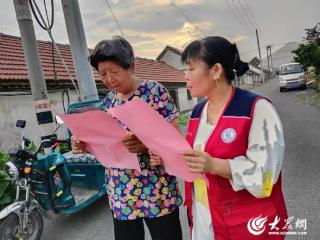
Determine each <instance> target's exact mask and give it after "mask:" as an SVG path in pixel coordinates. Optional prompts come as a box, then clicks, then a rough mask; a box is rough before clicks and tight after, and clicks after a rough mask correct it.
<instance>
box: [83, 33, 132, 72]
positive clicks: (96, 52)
mask: <svg viewBox="0 0 320 240" xmlns="http://www.w3.org/2000/svg"><path fill="white" fill-rule="evenodd" d="M104 61H112V62H115V63H117V64H119V65H120V66H121V67H123V68H125V69H128V68H130V66H131V65H132V63H134V53H133V49H132V46H131V45H130V43H129V42H128V41H127V40H126V39H124V38H123V37H120V36H114V37H113V38H112V39H110V40H102V41H100V42H99V43H98V44H97V45H96V46H95V48H94V49H93V51H92V52H91V54H90V56H89V62H90V64H91V66H93V67H94V68H95V69H96V70H98V64H99V63H100V62H104Z"/></svg>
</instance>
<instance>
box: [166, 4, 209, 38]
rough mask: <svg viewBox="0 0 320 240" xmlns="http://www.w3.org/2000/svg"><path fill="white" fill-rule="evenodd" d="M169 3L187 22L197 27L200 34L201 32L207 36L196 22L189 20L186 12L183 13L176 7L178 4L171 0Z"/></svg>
mask: <svg viewBox="0 0 320 240" xmlns="http://www.w3.org/2000/svg"><path fill="white" fill-rule="evenodd" d="M170 5H172V6H173V7H174V8H175V9H176V11H177V12H178V13H180V14H181V15H182V16H183V17H185V19H187V21H188V22H189V23H191V24H192V25H193V26H194V27H195V28H197V29H198V30H199V31H200V32H201V34H202V35H203V36H207V34H206V33H205V32H204V31H203V30H202V29H201V28H200V27H199V26H198V25H197V24H195V23H194V22H193V21H192V20H191V18H190V17H188V15H187V14H185V13H184V12H183V11H182V10H181V9H180V8H178V6H177V5H176V4H175V3H174V2H171V3H170Z"/></svg>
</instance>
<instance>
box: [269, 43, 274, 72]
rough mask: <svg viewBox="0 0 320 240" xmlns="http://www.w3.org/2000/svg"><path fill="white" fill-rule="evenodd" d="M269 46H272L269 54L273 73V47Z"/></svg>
mask: <svg viewBox="0 0 320 240" xmlns="http://www.w3.org/2000/svg"><path fill="white" fill-rule="evenodd" d="M269 46H270V53H269V55H270V63H271V70H272V72H273V62H272V50H271V48H272V45H269Z"/></svg>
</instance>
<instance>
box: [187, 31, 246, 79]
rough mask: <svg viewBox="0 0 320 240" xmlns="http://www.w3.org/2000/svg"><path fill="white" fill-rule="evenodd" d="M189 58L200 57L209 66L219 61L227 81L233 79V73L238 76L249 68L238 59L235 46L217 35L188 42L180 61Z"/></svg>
mask: <svg viewBox="0 0 320 240" xmlns="http://www.w3.org/2000/svg"><path fill="white" fill-rule="evenodd" d="M190 59H201V60H203V61H204V62H205V63H206V64H207V65H208V66H209V67H212V66H213V65H214V64H216V63H220V64H221V65H222V67H223V69H224V71H225V75H226V78H227V80H228V82H229V83H231V82H232V80H234V78H235V73H236V75H237V76H238V77H239V76H241V75H243V74H244V73H245V72H246V71H247V70H248V69H249V66H248V63H245V62H243V61H241V60H240V57H239V52H238V49H237V46H236V45H235V44H232V43H230V42H229V41H228V40H227V39H225V38H223V37H218V36H213V37H206V38H203V39H201V40H196V41H193V42H192V43H190V44H189V45H188V46H187V47H186V48H185V49H184V51H183V53H182V56H181V61H182V62H183V63H186V62H187V61H189V60H190ZM234 70H235V71H234Z"/></svg>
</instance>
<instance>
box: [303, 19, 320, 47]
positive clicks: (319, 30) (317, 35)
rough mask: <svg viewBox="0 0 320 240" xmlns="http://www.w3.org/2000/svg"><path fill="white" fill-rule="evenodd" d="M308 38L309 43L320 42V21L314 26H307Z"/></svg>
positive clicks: (306, 38)
mask: <svg viewBox="0 0 320 240" xmlns="http://www.w3.org/2000/svg"><path fill="white" fill-rule="evenodd" d="M305 31H306V35H307V36H306V37H305V38H304V40H306V41H307V42H308V43H316V44H318V45H319V44H320V23H317V24H316V25H315V26H314V27H313V28H306V29H305Z"/></svg>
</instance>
